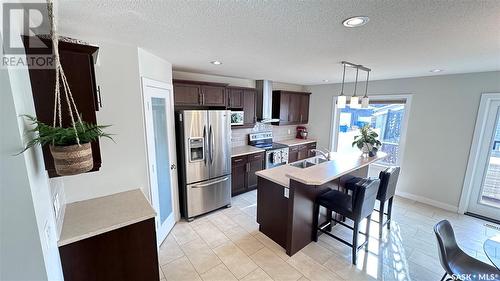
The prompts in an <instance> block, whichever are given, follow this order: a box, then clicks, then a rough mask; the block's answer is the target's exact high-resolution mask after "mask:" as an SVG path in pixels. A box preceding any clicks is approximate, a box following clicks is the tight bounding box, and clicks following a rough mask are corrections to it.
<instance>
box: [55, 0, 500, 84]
mask: <svg viewBox="0 0 500 281" xmlns="http://www.w3.org/2000/svg"><path fill="white" fill-rule="evenodd" d="M58 12H59V13H58V14H59V29H60V32H61V33H62V34H64V35H68V36H72V37H78V36H81V37H83V38H96V39H101V38H103V39H108V40H113V41H122V42H125V43H127V44H134V45H137V46H141V47H143V48H145V49H147V50H150V51H152V52H153V53H155V54H157V55H159V56H161V57H163V58H165V59H166V60H168V61H170V62H171V63H172V64H173V66H174V69H176V70H182V71H191V72H201V73H207V74H216V75H226V76H234V77H242V78H249V79H271V80H275V81H282V82H289V83H297V84H324V82H323V80H324V79H328V80H330V81H331V82H337V81H339V79H341V76H342V73H341V70H342V68H341V65H340V64H339V62H340V61H342V60H348V61H352V62H355V63H361V64H364V65H366V66H368V67H371V68H372V69H373V72H372V74H371V77H372V78H373V79H388V78H399V77H412V76H428V75H435V74H432V73H430V72H429V71H430V70H431V69H435V68H440V69H443V70H444V72H442V73H440V74H450V73H465V72H478V71H491V70H499V69H500V1H497V0H491V1H480V0H476V1H473V0H470V1H468V0H464V1H462V0H456V1H451V0H448V1H445V0H443V1H439V0H436V1H429V0H418V1H417V0H411V1H410V0H407V1H405V0H392V1H380V0H374V1H367V0H363V1H359V0H345V1H314V0H309V1H292V0H289V1H285V0H283V1H230V0H220V1H159V0H157V1H146V0H143V1H116V0H99V1H97V0H95V1H59V10H58ZM356 15H365V16H369V17H370V22H369V23H368V24H367V25H365V26H363V27H359V28H350V29H348V28H345V27H343V26H342V24H341V22H342V20H344V19H345V18H348V17H350V16H356ZM212 60H220V61H222V62H223V65H220V66H215V65H212V64H210V63H209V61H212Z"/></svg>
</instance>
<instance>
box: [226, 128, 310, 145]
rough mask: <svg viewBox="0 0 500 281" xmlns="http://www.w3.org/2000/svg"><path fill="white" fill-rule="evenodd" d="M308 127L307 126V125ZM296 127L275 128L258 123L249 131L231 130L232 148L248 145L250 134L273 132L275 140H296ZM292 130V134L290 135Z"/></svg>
mask: <svg viewBox="0 0 500 281" xmlns="http://www.w3.org/2000/svg"><path fill="white" fill-rule="evenodd" d="M306 127H307V125H306ZM295 128H297V126H296V125H289V126H273V125H270V124H265V123H257V124H255V126H254V127H253V128H248V129H232V130H231V143H232V146H233V147H235V146H242V145H247V144H248V134H250V133H257V132H266V131H273V140H274V141H282V140H289V139H293V138H295ZM288 130H290V134H288Z"/></svg>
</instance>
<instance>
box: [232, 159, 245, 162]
mask: <svg viewBox="0 0 500 281" xmlns="http://www.w3.org/2000/svg"><path fill="white" fill-rule="evenodd" d="M233 161H234V162H241V161H243V159H235V160H233Z"/></svg>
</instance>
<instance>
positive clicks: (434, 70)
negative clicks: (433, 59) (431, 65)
mask: <svg viewBox="0 0 500 281" xmlns="http://www.w3.org/2000/svg"><path fill="white" fill-rule="evenodd" d="M442 71H443V70H442V69H432V70H431V72H432V73H438V72H442Z"/></svg>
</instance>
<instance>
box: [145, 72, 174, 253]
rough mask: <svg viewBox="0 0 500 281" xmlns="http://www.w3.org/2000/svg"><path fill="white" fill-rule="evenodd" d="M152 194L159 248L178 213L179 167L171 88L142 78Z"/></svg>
mask: <svg viewBox="0 0 500 281" xmlns="http://www.w3.org/2000/svg"><path fill="white" fill-rule="evenodd" d="M142 90H143V95H144V114H145V127H146V140H147V154H148V164H149V165H148V171H149V182H150V194H151V201H152V203H153V207H154V208H155V210H156V213H157V215H156V238H157V242H158V245H160V244H161V243H162V242H163V240H165V238H166V237H167V235H168V233H169V232H170V230H171V229H172V227H173V226H174V224H175V221H176V217H177V215H176V214H178V200H177V198H178V197H177V190H178V189H177V167H176V165H177V164H176V162H177V161H176V153H175V130H174V112H173V111H174V108H173V97H172V86H171V85H169V84H166V83H162V82H159V81H155V80H151V79H147V78H142Z"/></svg>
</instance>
